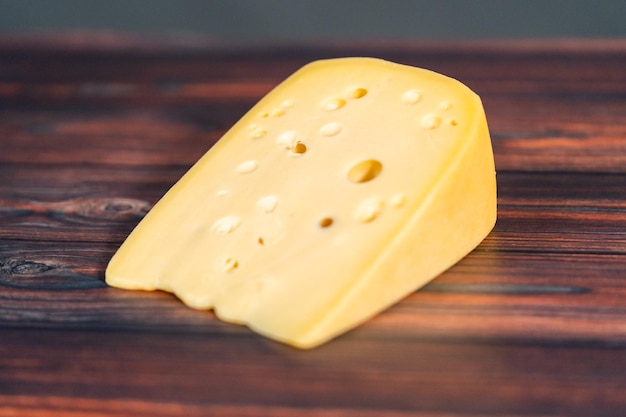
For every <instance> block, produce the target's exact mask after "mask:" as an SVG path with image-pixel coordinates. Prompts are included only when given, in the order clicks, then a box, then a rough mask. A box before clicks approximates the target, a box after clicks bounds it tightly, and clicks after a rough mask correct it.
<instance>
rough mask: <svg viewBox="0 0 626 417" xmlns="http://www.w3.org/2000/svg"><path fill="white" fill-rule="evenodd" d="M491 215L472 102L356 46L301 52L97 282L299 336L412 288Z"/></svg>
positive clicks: (317, 334)
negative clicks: (353, 51)
mask: <svg viewBox="0 0 626 417" xmlns="http://www.w3.org/2000/svg"><path fill="white" fill-rule="evenodd" d="M495 220H496V179H495V169H494V161H493V153H492V149H491V141H490V138H489V132H488V129H487V123H486V119H485V115H484V111H483V108H482V105H481V102H480V99H479V97H478V96H477V95H475V94H474V93H473V92H472V91H470V90H469V89H468V88H467V87H465V86H464V85H463V84H461V83H459V82H458V81H456V80H453V79H451V78H448V77H445V76H443V75H440V74H437V73H434V72H431V71H427V70H423V69H418V68H413V67H409V66H404V65H399V64H395V63H391V62H387V61H383V60H378V59H372V58H343V59H333V60H323V61H316V62H313V63H311V64H309V65H307V66H305V67H303V68H302V69H300V70H299V71H297V72H296V73H295V74H293V75H292V76H291V77H289V78H288V79H287V80H285V81H284V82H283V83H281V84H280V85H279V86H278V87H277V88H275V89H274V90H273V91H272V92H270V93H269V94H268V95H267V96H266V97H265V98H263V99H262V100H261V101H260V102H259V103H258V104H257V105H256V106H255V107H254V108H252V109H251V110H250V111H249V112H248V113H247V114H246V115H245V116H244V117H243V118H242V119H241V120H240V121H239V122H238V123H237V124H236V125H235V126H234V127H233V128H232V129H230V131H228V132H227V133H226V134H225V135H224V137H223V138H222V139H221V140H220V141H219V142H218V143H217V144H216V145H215V146H214V147H213V148H212V149H210V150H209V151H208V152H207V153H206V154H205V155H204V156H203V157H202V158H201V159H200V160H199V161H198V162H197V163H196V164H195V165H194V166H193V167H192V168H191V169H190V171H189V172H188V173H187V174H185V175H184V176H183V178H182V179H181V180H180V181H179V182H178V183H177V184H176V185H174V187H173V188H172V189H171V190H170V191H169V192H168V193H167V194H166V195H165V196H164V197H163V198H162V199H161V201H160V202H158V203H157V204H156V205H155V207H154V208H153V209H152V210H151V211H150V212H149V213H148V215H147V216H146V217H145V218H144V219H143V221H142V222H141V223H140V224H139V225H138V226H137V227H136V229H135V230H134V231H133V232H132V233H131V235H130V236H129V237H128V239H127V240H126V242H124V244H123V245H122V246H121V248H120V249H119V251H118V252H117V253H116V254H115V256H114V257H113V259H112V260H111V262H110V264H109V266H108V268H107V271H106V281H107V283H108V284H110V285H112V286H115V287H120V288H126V289H142V290H155V289H161V290H165V291H170V292H173V293H174V294H176V295H177V296H178V297H179V298H180V299H181V300H182V301H183V302H184V303H186V304H187V305H188V306H190V307H193V308H197V309H214V311H215V313H216V315H217V316H218V317H219V318H221V319H223V320H226V321H229V322H234V323H241V324H245V325H248V326H249V327H250V328H252V329H253V330H255V331H257V332H259V333H261V334H263V335H266V336H268V337H270V338H273V339H276V340H279V341H282V342H285V343H288V344H291V345H293V346H297V347H300V348H310V347H313V346H316V345H319V344H320V343H323V342H325V341H327V340H329V339H331V338H333V337H335V336H337V335H339V334H341V333H342V332H345V331H347V330H349V329H351V328H353V327H355V326H357V325H358V324H360V323H362V322H363V321H365V320H367V319H368V318H370V317H372V316H373V315H375V314H376V313H378V312H380V311H381V310H383V309H385V308H387V307H388V306H390V305H392V304H393V303H395V302H397V301H399V300H400V299H401V298H403V297H405V296H406V295H407V294H409V293H411V292H413V291H415V290H416V289H418V288H420V287H421V286H423V285H424V284H426V283H427V282H428V281H430V280H431V279H433V278H434V277H436V276H437V275H438V274H440V273H441V272H442V271H444V270H445V269H447V268H449V267H450V266H452V265H453V264H454V263H456V262H457V261H458V260H460V259H461V258H462V257H463V256H465V255H466V254H467V253H469V252H470V251H471V250H472V249H474V248H475V247H476V246H477V245H478V244H479V243H480V242H481V241H482V239H484V238H485V236H486V235H487V234H488V233H489V232H490V230H491V229H492V228H493V226H494V223H495Z"/></svg>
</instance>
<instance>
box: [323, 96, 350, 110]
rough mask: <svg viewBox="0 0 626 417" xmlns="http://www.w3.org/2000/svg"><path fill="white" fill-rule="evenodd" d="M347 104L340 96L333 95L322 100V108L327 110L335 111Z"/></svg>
mask: <svg viewBox="0 0 626 417" xmlns="http://www.w3.org/2000/svg"><path fill="white" fill-rule="evenodd" d="M345 105H346V101H345V100H344V99H342V98H339V97H332V98H329V99H326V100H324V101H323V102H322V108H323V109H324V110H326V111H333V110H337V109H340V108H342V107H343V106H345Z"/></svg>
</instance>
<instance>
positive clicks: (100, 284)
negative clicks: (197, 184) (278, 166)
mask: <svg viewBox="0 0 626 417" xmlns="http://www.w3.org/2000/svg"><path fill="white" fill-rule="evenodd" d="M347 55H360V56H363V55H368V56H380V57H383V58H387V59H391V60H394V61H398V62H404V63H408V64H411V65H417V66H423V67H427V68H431V69H434V70H437V71H440V72H443V73H446V74H448V75H451V76H454V77H457V78H459V79H460V80H462V81H464V82H465V83H467V84H468V85H470V86H471V87H472V88H474V89H475V90H476V91H477V92H478V93H479V94H480V95H481V97H482V99H483V102H484V104H485V108H486V111H487V116H488V121H489V125H490V129H491V133H492V139H493V145H494V152H495V158H496V165H497V169H498V191H499V192H498V206H499V219H498V223H497V225H496V228H495V229H494V231H493V232H492V233H491V234H490V236H489V237H488V238H487V239H486V240H485V241H484V242H483V243H482V244H481V245H480V246H479V247H478V248H477V249H476V250H475V251H474V252H472V253H471V254H470V255H469V256H467V257H466V258H465V259H463V260H462V261H461V262H459V263H458V264H457V265H455V266H454V267H452V268H450V269H449V270H448V271H446V272H445V273H443V274H442V275H441V276H440V277H438V278H437V279H436V280H434V281H433V282H432V283H431V284H429V285H428V286H426V287H425V288H424V289H423V290H421V291H419V292H416V293H414V294H411V295H410V296H408V297H406V299H404V300H403V301H402V302H400V303H398V304H397V305H395V306H393V307H392V308H390V309H389V310H387V311H386V312H384V313H382V314H380V315H378V316H377V317H375V318H373V319H372V320H369V321H368V322H367V323H365V324H364V325H362V326H360V327H359V328H357V329H355V330H353V331H351V332H349V333H347V334H345V335H343V336H341V337H339V338H337V339H336V340H334V341H332V342H331V343H328V344H326V345H324V346H322V347H320V348H318V349H315V350H312V351H298V350H295V349H292V348H289V347H287V346H283V345H281V344H278V343H275V342H272V341H269V340H266V339H264V338H262V337H260V336H258V335H255V334H254V333H252V332H251V331H249V330H247V329H246V328H244V327H241V326H235V325H230V324H226V323H223V322H221V321H219V320H217V319H216V318H215V316H214V315H213V314H212V313H211V312H205V311H195V310H191V309H188V308H186V307H185V306H184V305H182V303H180V302H179V301H178V300H176V299H175V297H173V296H172V295H170V294H166V293H162V292H153V293H148V292H132V291H122V290H117V289H113V288H108V287H107V286H106V285H105V284H104V281H103V279H104V268H105V266H106V263H107V262H108V260H109V259H110V257H111V255H112V254H113V253H114V251H115V250H116V248H117V247H118V245H119V244H120V243H121V242H122V241H123V239H124V238H125V237H126V235H127V234H128V233H129V232H130V231H131V230H132V228H133V227H134V226H135V225H136V224H137V222H138V221H139V220H140V219H141V218H142V216H143V215H144V214H145V213H146V212H147V211H148V210H149V209H150V208H151V207H152V205H153V204H154V203H155V202H156V201H157V200H158V199H159V198H160V197H161V196H162V195H163V193H164V192H166V191H167V189H168V188H169V187H170V186H171V185H172V184H173V183H174V182H175V181H176V180H177V179H178V178H179V177H180V176H181V175H182V174H183V173H184V172H185V171H186V170H187V169H188V168H189V167H190V166H191V165H192V164H193V163H194V162H195V161H196V160H197V159H198V158H199V157H200V156H201V155H203V154H204V152H206V151H207V150H208V149H209V148H210V147H211V146H212V145H213V144H214V143H215V141H217V140H218V139H219V137H220V136H221V135H222V134H223V133H224V132H225V131H226V130H227V129H228V128H229V127H230V126H231V125H232V124H233V123H234V122H235V121H236V120H237V119H238V118H239V117H241V115H243V114H244V113H245V112H246V111H247V110H248V109H249V108H250V106H252V105H253V104H254V103H255V102H256V101H257V100H258V99H259V98H260V97H261V96H262V95H263V94H265V93H266V92H267V91H269V90H270V89H271V88H272V87H273V86H274V85H276V83H278V82H279V81H280V80H282V79H283V78H284V77H285V76H287V75H288V74H289V73H291V72H292V71H293V70H295V69H297V68H298V67H299V66H301V65H303V64H304V63H306V62H308V61H310V60H313V59H318V58H323V57H332V56H347ZM624 68H626V43H625V42H624V41H597V42H582V41H558V42H551V43H546V42H540V41H519V42H484V43H471V42H469V43H424V42H406V43H393V42H392V43H380V44H376V43H368V44H332V43H331V44H328V45H305V46H303V45H263V46H258V45H257V46H246V45H223V44H216V43H214V42H207V41H203V40H201V39H197V40H187V41H181V40H178V41H172V40H170V41H169V42H167V41H164V42H160V41H155V40H150V39H138V38H126V37H123V36H122V37H118V36H110V37H104V38H102V37H97V36H96V37H93V36H71V35H68V36H52V37H50V38H49V39H43V38H37V37H35V38H30V39H26V38H14V37H10V36H0V417H4V416H14V415H37V416H53V415H63V416H72V415H76V416H78V415H81V416H82V415H85V416H98V417H100V416H109V415H129V416H140V415H155V416H174V415H190V416H196V415H197V416H200V415H220V416H266V415H272V416H279V417H287V416H295V415H298V416H300V415H305V416H323V417H335V416H340V415H341V416H366V417H367V416H379V415H384V416H398V417H404V416H435V417H461V416H462V417H477V416H484V415H498V416H505V417H506V416H511V417H522V416H524V417H528V416H564V415H567V416H585V417H587V416H591V415H603V416H622V415H624V410H626V397H624V395H623V392H624V389H625V388H626V303H625V302H624V299H625V297H626V281H625V280H624V277H625V276H626V275H625V273H626V272H625V271H626V140H625V139H624V138H626V71H624ZM42 69H43V70H42Z"/></svg>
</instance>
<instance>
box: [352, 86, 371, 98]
mask: <svg viewBox="0 0 626 417" xmlns="http://www.w3.org/2000/svg"><path fill="white" fill-rule="evenodd" d="M366 94H367V90H366V89H365V88H362V87H358V88H353V89H352V90H350V91H349V92H348V97H350V98H361V97H365V95H366Z"/></svg>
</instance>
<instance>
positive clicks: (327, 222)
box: [320, 217, 333, 228]
mask: <svg viewBox="0 0 626 417" xmlns="http://www.w3.org/2000/svg"><path fill="white" fill-rule="evenodd" d="M332 224H333V219H332V217H324V218H323V219H322V220H320V227H322V228H327V227H330V226H331V225H332Z"/></svg>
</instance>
